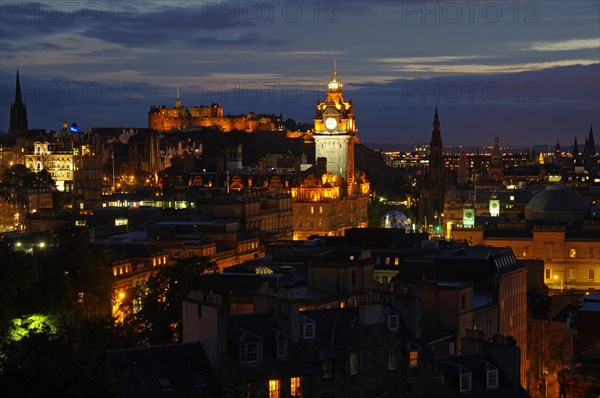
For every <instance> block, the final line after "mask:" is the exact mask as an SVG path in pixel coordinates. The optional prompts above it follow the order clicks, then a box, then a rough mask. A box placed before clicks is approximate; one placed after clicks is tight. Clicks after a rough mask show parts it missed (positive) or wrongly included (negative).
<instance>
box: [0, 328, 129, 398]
mask: <svg viewBox="0 0 600 398" xmlns="http://www.w3.org/2000/svg"><path fill="white" fill-rule="evenodd" d="M1 348H2V349H1V351H0V353H1V355H0V369H2V372H1V373H0V391H2V396H4V397H48V396H52V397H84V396H85V397H115V396H121V395H122V393H121V390H120V385H119V384H118V383H117V382H116V380H115V379H114V376H113V375H112V373H111V371H110V368H109V366H108V362H107V360H106V358H105V356H104V353H103V352H101V351H100V350H95V351H81V350H80V351H76V350H74V347H73V345H72V344H71V342H70V341H69V339H68V338H67V337H66V336H65V335H64V334H54V333H51V332H50V331H42V332H40V333H32V334H29V335H27V336H25V337H24V338H23V339H21V340H19V341H5V342H4V343H3V344H2V347H1Z"/></svg>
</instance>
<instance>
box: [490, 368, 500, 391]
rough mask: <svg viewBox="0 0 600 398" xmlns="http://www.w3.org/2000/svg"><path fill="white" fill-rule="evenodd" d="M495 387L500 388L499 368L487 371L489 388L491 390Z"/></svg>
mask: <svg viewBox="0 0 600 398" xmlns="http://www.w3.org/2000/svg"><path fill="white" fill-rule="evenodd" d="M493 388H498V369H490V370H488V371H487V389H488V390H491V389H493Z"/></svg>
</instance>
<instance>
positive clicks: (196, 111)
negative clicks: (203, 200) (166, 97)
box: [148, 94, 276, 133]
mask: <svg viewBox="0 0 600 398" xmlns="http://www.w3.org/2000/svg"><path fill="white" fill-rule="evenodd" d="M148 127H149V128H150V129H152V130H156V131H161V132H164V131H171V130H186V129H194V128H217V129H219V130H221V131H222V132H224V133H227V132H230V131H232V130H238V131H245V132H248V133H251V132H255V131H274V130H276V128H275V121H273V120H272V119H271V118H270V117H268V116H261V115H257V114H255V113H253V112H249V113H247V114H245V115H238V116H229V115H224V112H223V107H222V106H221V105H219V104H217V103H214V102H213V103H212V104H211V105H210V106H193V107H191V108H190V109H188V107H187V106H183V105H181V100H180V99H179V94H178V95H177V100H176V101H175V107H172V108H170V107H167V106H165V105H158V106H156V105H152V106H151V107H150V111H149V112H148Z"/></svg>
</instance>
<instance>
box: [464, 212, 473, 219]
mask: <svg viewBox="0 0 600 398" xmlns="http://www.w3.org/2000/svg"><path fill="white" fill-rule="evenodd" d="M465 218H466V219H467V220H470V219H471V218H473V213H471V212H470V211H468V212H466V213H465Z"/></svg>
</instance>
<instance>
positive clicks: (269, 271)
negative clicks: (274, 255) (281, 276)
mask: <svg viewBox="0 0 600 398" xmlns="http://www.w3.org/2000/svg"><path fill="white" fill-rule="evenodd" d="M254 272H255V273H256V274H258V275H268V274H272V273H273V270H272V269H271V268H269V267H267V266H264V265H259V266H258V267H256V269H255V270H254Z"/></svg>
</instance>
